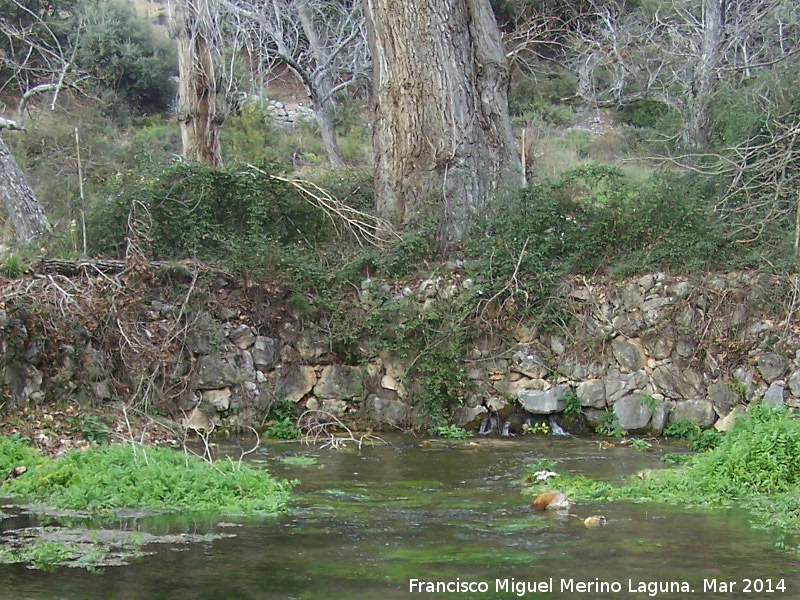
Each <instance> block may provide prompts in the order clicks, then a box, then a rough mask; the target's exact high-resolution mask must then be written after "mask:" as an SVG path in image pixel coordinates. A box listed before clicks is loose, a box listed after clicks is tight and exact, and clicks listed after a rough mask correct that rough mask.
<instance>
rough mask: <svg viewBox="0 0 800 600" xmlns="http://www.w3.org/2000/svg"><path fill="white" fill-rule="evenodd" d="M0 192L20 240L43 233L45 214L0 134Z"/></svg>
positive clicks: (23, 240) (26, 240)
mask: <svg viewBox="0 0 800 600" xmlns="http://www.w3.org/2000/svg"><path fill="white" fill-rule="evenodd" d="M0 193H2V195H3V204H5V207H6V211H7V212H8V216H9V218H10V219H11V223H12V224H13V225H14V231H15V232H16V234H17V237H18V238H19V240H20V241H21V242H28V241H30V240H32V239H35V238H37V237H39V236H40V235H42V234H43V233H44V232H45V231H47V229H48V228H49V224H48V223H47V217H46V216H45V214H44V211H43V210H42V207H41V206H40V205H39V201H38V200H37V199H36V195H35V194H34V193H33V190H32V189H31V186H30V185H28V180H27V179H26V178H25V174H24V173H23V172H22V169H20V168H19V165H18V164H17V161H16V160H14V156H13V155H12V154H11V152H10V151H9V149H8V146H6V143H5V141H3V137H2V135H0Z"/></svg>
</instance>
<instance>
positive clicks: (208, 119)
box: [175, 0, 225, 167]
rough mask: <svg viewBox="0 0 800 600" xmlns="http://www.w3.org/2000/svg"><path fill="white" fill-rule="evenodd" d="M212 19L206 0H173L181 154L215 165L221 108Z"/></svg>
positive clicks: (216, 164) (187, 157) (218, 151)
mask: <svg viewBox="0 0 800 600" xmlns="http://www.w3.org/2000/svg"><path fill="white" fill-rule="evenodd" d="M214 19H215V15H214V14H213V13H212V11H211V9H210V7H209V0H179V2H177V8H176V11H175V21H176V37H177V41H178V75H179V82H178V123H179V124H180V127H181V142H182V143H183V157H184V158H185V159H186V160H188V161H192V162H199V163H203V164H206V165H211V166H214V167H216V166H218V165H219V164H220V163H221V156H220V147H219V127H220V125H221V124H222V122H223V121H224V119H225V112H224V109H223V106H222V100H221V98H219V97H218V94H217V90H218V89H219V88H220V81H221V73H220V68H219V65H218V64H217V62H218V59H217V52H216V50H217V49H216V48H214Z"/></svg>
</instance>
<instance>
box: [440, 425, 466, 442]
mask: <svg viewBox="0 0 800 600" xmlns="http://www.w3.org/2000/svg"><path fill="white" fill-rule="evenodd" d="M432 433H433V434H434V435H438V436H439V437H441V438H445V439H447V440H464V439H467V438H469V437H472V434H471V433H470V432H469V431H467V430H466V429H464V428H462V427H459V426H458V425H453V424H451V425H442V426H441V427H434V428H433V430H432Z"/></svg>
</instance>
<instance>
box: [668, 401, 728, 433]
mask: <svg viewBox="0 0 800 600" xmlns="http://www.w3.org/2000/svg"><path fill="white" fill-rule="evenodd" d="M683 419H689V420H690V421H692V422H693V423H695V424H697V425H698V426H700V427H710V426H711V425H713V424H714V421H716V419H717V413H716V412H714V405H713V404H712V403H711V402H710V401H709V400H703V399H699V398H696V399H693V400H684V401H682V402H678V403H677V404H676V405H675V408H673V409H672V413H671V414H670V416H669V421H670V423H674V422H675V421H681V420H683Z"/></svg>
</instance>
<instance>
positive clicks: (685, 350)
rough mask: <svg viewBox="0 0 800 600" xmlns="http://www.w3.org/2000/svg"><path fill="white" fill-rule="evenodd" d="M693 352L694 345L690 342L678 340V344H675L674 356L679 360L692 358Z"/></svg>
mask: <svg viewBox="0 0 800 600" xmlns="http://www.w3.org/2000/svg"><path fill="white" fill-rule="evenodd" d="M694 351H695V347H694V344H693V343H692V342H690V341H687V340H678V342H677V343H676V344H675V354H677V355H678V356H680V357H681V358H689V357H691V356H694Z"/></svg>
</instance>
